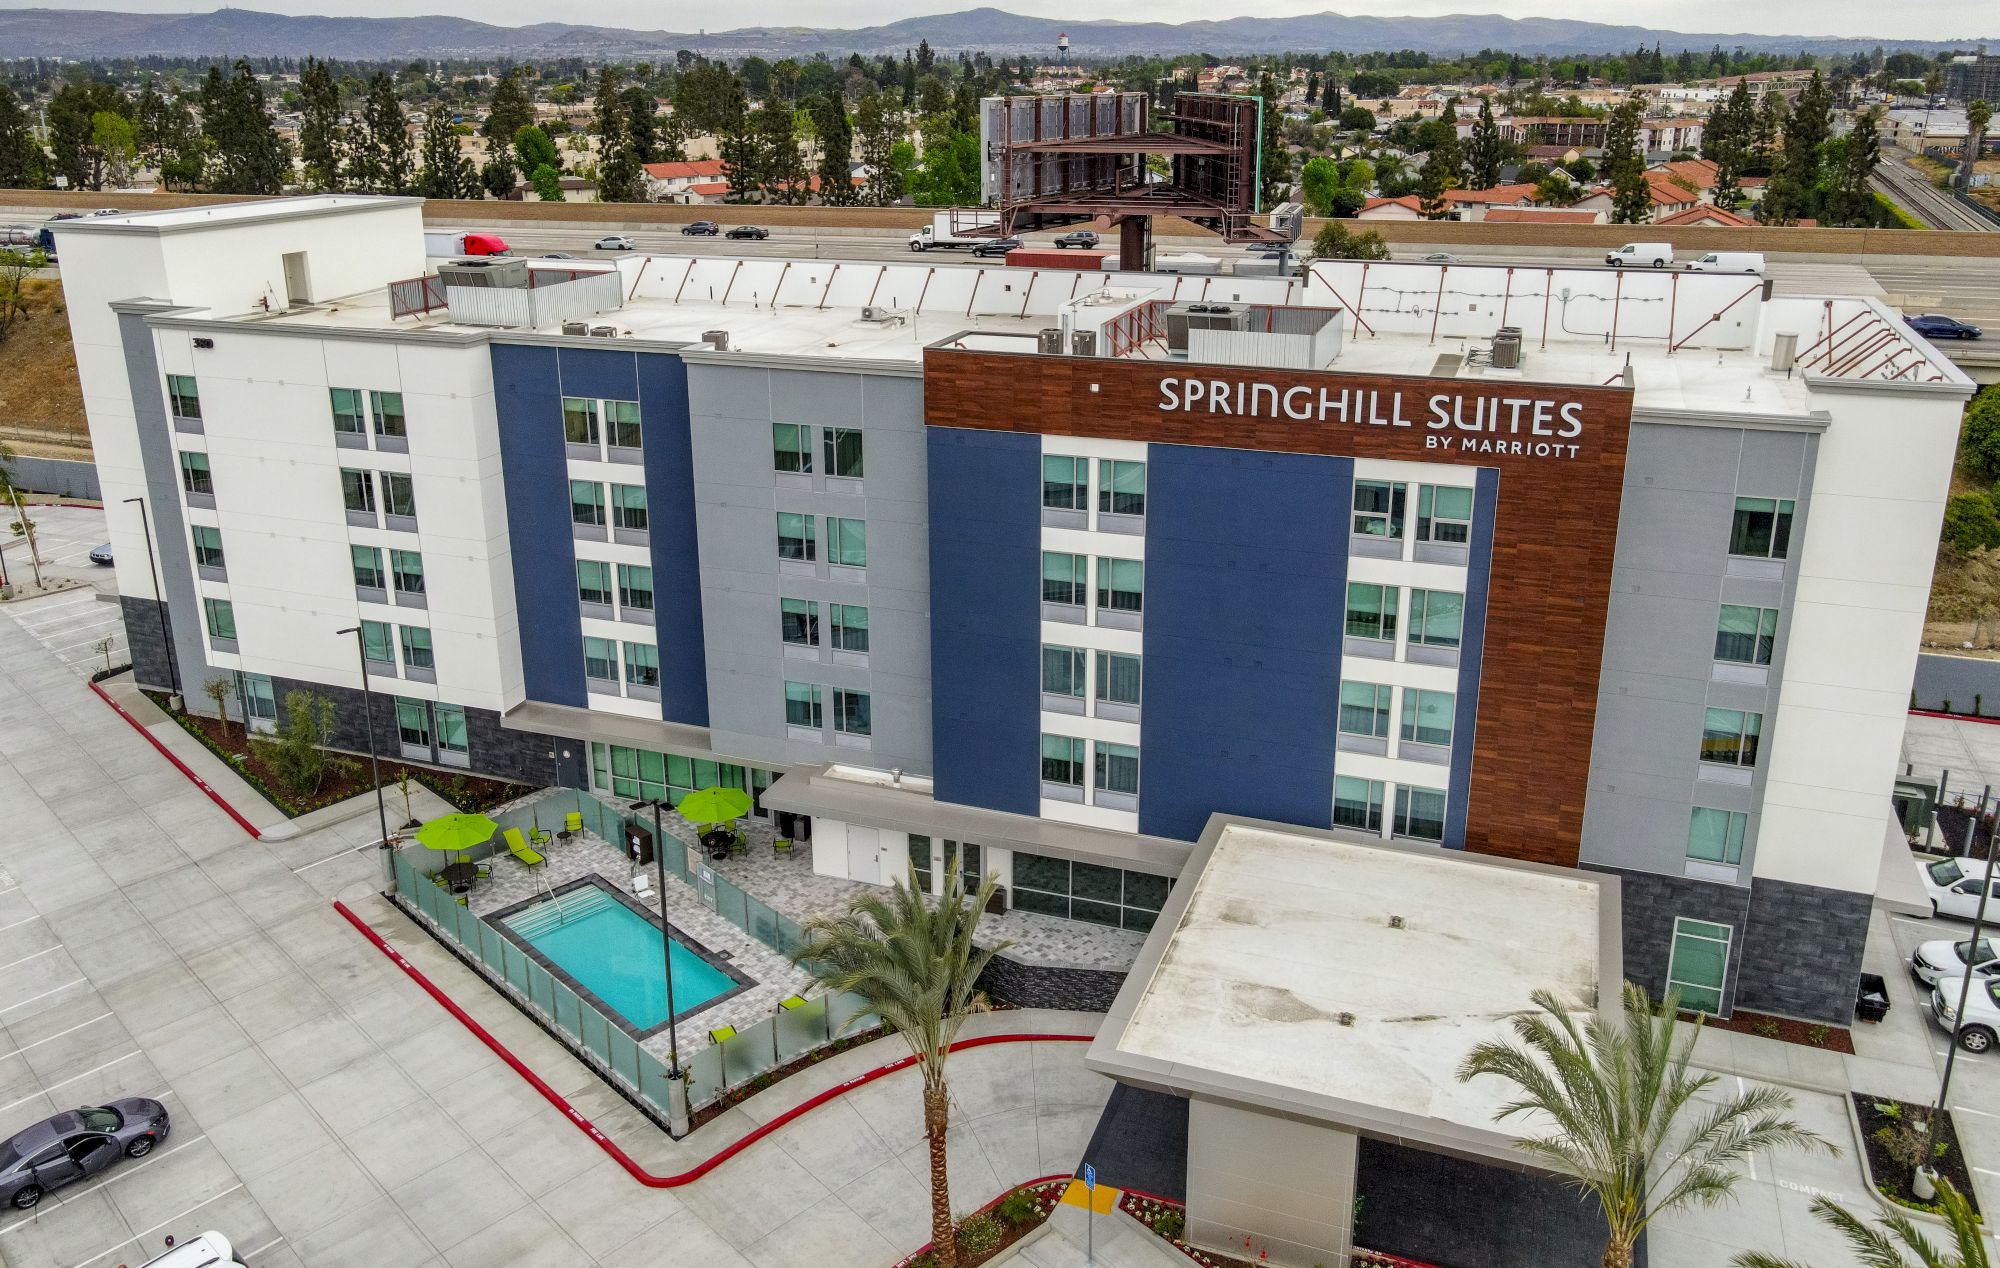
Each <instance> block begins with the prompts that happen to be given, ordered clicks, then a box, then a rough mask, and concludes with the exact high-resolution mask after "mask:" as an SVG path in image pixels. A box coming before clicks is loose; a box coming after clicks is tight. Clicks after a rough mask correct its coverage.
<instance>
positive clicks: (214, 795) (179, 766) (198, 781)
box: [90, 683, 264, 841]
mask: <svg viewBox="0 0 2000 1268" xmlns="http://www.w3.org/2000/svg"><path fill="white" fill-rule="evenodd" d="M90 689H91V690H92V691H94V692H96V693H97V698H98V699H99V700H102V701H103V702H104V703H106V704H108V705H110V706H111V707H112V709H113V710H114V711H116V712H117V714H118V716H119V717H121V718H123V719H125V721H126V722H128V723H130V724H131V726H132V729H133V730H134V731H137V732H138V733H139V734H140V735H143V736H145V737H146V743H148V744H150V745H152V746H153V747H154V748H156V749H158V750H159V751H160V756H161V757H164V758H166V759H167V760H168V761H170V762H172V763H173V764H174V769H175V770H177V771H179V772H180V773H181V774H183V775H186V776H187V777H188V782H190V783H192V784H193V785H194V786H195V787H196V788H199V789H201V790H202V791H203V792H205V793H207V794H208V799H209V800H210V801H212V802H214V803H215V804H216V805H218V806H221V807H222V812H223V813H224V814H226V815H228V816H229V817H230V818H232V819H234V820H236V826H237V827H239V828H241V829H243V830H244V831H245V832H248V833H249V834H250V835H251V836H253V837H256V838H257V839H258V840H260V841H261V840H263V839H264V834H263V833H262V832H259V831H258V830H257V825H256V824H254V823H252V822H250V821H249V820H248V819H245V818H244V817H243V816H242V815H240V814H238V813H236V807H234V806H232V805H230V804H229V803H228V802H226V801H224V800H223V799H222V794H221V793H219V792H217V791H215V789H213V788H211V787H210V786H209V783H208V781H207V780H205V779H203V778H202V777H201V776H199V775H197V774H195V773H194V772H193V771H191V770H189V769H188V764H187V763H186V762H183V761H182V760H181V759H180V758H178V757H175V756H174V754H173V750H172V749H169V748H168V747H167V746H166V745H164V744H162V743H160V738H159V737H158V736H156V735H154V734H153V733H152V732H151V731H148V730H147V729H146V728H145V726H144V725H142V724H141V723H140V721H139V719H137V718H135V717H133V716H132V715H131V714H130V713H128V712H126V711H125V706H124V705H122V704H119V703H118V702H117V701H116V700H113V699H112V698H111V697H110V696H108V695H106V694H105V692H104V688H102V687H100V686H98V685H97V684H96V683H91V684H90Z"/></svg>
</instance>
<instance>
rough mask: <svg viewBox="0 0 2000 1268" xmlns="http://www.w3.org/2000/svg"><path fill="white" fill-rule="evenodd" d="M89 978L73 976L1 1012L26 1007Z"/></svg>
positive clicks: (9, 1011) (0, 1010)
mask: <svg viewBox="0 0 2000 1268" xmlns="http://www.w3.org/2000/svg"><path fill="white" fill-rule="evenodd" d="M89 980H90V979H88V978H82V977H73V978H71V979H70V980H69V981H67V982H64V983H63V984H62V985H61V986H52V987H50V988H49V989H48V990H46V991H43V992H42V993H41V994H40V995H30V996H28V998H26V999H24V1000H22V1001H21V1002H20V1003H18V1004H9V1005H7V1007H5V1008H0V1013H11V1012H13V1011H14V1010H15V1009H17V1008H26V1007H27V1006H28V1005H30V1004H32V1003H34V1002H35V1001H36V1000H38V999H47V998H48V997H49V996H51V995H54V994H57V993H59V992H61V991H66V990H68V989H69V988H70V987H72V986H75V985H76V984H77V983H78V982H87V981H89Z"/></svg>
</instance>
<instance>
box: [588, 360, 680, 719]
mask: <svg viewBox="0 0 2000 1268" xmlns="http://www.w3.org/2000/svg"><path fill="white" fill-rule="evenodd" d="M580 355H604V354H578V353H569V352H565V353H564V354H563V382H564V383H565V384H567V383H569V382H570V377H569V373H570V361H571V359H572V358H573V357H576V356H580ZM632 355H634V356H636V357H637V358H638V367H637V369H638V387H637V399H638V401H639V418H640V428H641V430H642V432H643V434H644V436H645V442H646V445H645V447H646V508H647V527H648V530H649V534H650V536H649V540H650V542H651V544H652V551H653V619H654V621H655V623H656V631H657V633H658V636H659V642H660V715H661V716H662V717H664V718H665V719H666V720H667V721H669V722H684V723H686V724H688V725H689V726H707V725H708V648H707V644H706V642H705V640H704V639H703V638H702V623H701V621H702V618H701V557H700V550H699V547H698V544H697V540H696V537H695V510H694V441H693V434H692V431H691V424H690V422H689V411H688V387H687V363H686V362H685V361H682V360H681V359H680V358H679V357H677V356H674V355H672V354H670V353H662V352H641V353H635V354H632Z"/></svg>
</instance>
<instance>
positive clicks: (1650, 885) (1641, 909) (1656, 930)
mask: <svg viewBox="0 0 2000 1268" xmlns="http://www.w3.org/2000/svg"><path fill="white" fill-rule="evenodd" d="M1584 866H1586V867H1592V870H1593V871H1599V872H1610V873H1611V874H1613V875H1615V876H1616V877H1618V880H1619V887H1620V890H1621V891H1622V893H1623V897H1624V913H1623V914H1624V927H1625V978H1626V980H1627V981H1631V982H1637V983H1638V984H1639V985H1641V986H1643V987H1645V988H1646V990H1647V991H1648V992H1649V993H1650V994H1651V995H1652V997H1653V998H1654V999H1658V998H1660V997H1661V996H1662V995H1664V994H1666V990H1667V957H1668V956H1669V955H1671V954H1672V952H1673V945H1674V917H1676V916H1686V917H1688V918H1689V919H1691V920H1711V921H1714V922H1715V923H1716V924H1719V925H1728V926H1729V928H1730V930H1731V933H1730V935H1729V978H1728V981H1726V982H1724V983H1723V990H1722V1013H1723V1016H1725V1017H1726V1016H1728V1015H1729V1011H1730V1010H1731V1009H1732V1008H1734V1007H1735V1006H1736V993H1737V980H1738V977H1739V976H1740V970H1741V967H1742V962H1743V957H1742V955H1741V948H1742V946H1743V931H1744V927H1745V925H1746V924H1747V923H1748V920H1749V907H1750V891H1749V890H1747V889H1744V888H1743V887H1742V886H1739V885H1718V884H1716V883H1715V882H1713V881H1697V880H1689V879H1688V878H1686V877H1684V876H1660V875H1656V874H1655V873H1652V872H1628V871H1625V870H1623V869H1622V868H1615V867H1593V866H1592V865H1591V864H1585V865H1584Z"/></svg>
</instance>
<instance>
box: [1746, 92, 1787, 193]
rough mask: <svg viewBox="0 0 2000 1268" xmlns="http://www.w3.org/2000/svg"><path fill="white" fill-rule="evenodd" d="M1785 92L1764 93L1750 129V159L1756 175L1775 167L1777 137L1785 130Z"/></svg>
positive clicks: (1769, 171)
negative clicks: (1762, 101) (1762, 100)
mask: <svg viewBox="0 0 2000 1268" xmlns="http://www.w3.org/2000/svg"><path fill="white" fill-rule="evenodd" d="M1785 105H1786V103H1785V94H1783V93H1781V92H1770V93H1765V94H1764V104H1763V105H1761V106H1759V107H1758V108H1757V113H1756V116H1755V118H1756V122H1755V124H1754V126H1752V128H1751V129H1750V161H1751V164H1752V169H1751V170H1753V171H1755V172H1756V173H1757V174H1758V175H1769V174H1770V173H1771V172H1772V171H1774V170H1775V169H1776V167H1777V157H1778V137H1779V136H1780V135H1781V134H1782V133H1783V132H1784V130H1785Z"/></svg>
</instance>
